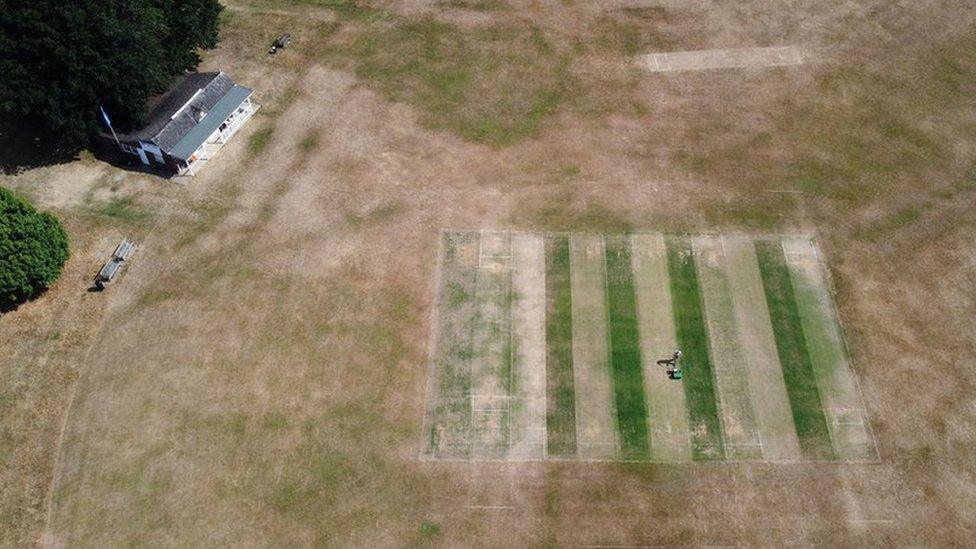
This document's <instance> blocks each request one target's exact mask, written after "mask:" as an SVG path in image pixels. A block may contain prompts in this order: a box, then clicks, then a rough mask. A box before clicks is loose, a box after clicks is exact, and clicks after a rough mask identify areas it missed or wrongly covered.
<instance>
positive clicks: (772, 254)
mask: <svg viewBox="0 0 976 549" xmlns="http://www.w3.org/2000/svg"><path fill="white" fill-rule="evenodd" d="M756 257H757V258H758V259H759V272H760V274H761V275H762V281H763V288H764V290H765V292H766V302H767V303H768V305H769V316H770V319H771V320H772V323H773V334H774V336H775V338H776V351H777V353H778V354H779V361H780V364H782V366H783V378H784V379H785V381H786V392H787V394H788V395H789V397H790V408H792V411H793V423H794V424H795V425H796V434H797V437H798V438H799V439H800V449H801V450H802V451H803V454H804V455H806V456H807V457H808V458H810V459H832V458H833V457H834V452H833V447H832V445H831V442H830V431H829V430H828V428H827V419H826V417H825V416H824V411H823V404H822V403H821V401H820V391H819V389H818V388H817V380H816V377H815V376H814V372H813V364H812V363H811V361H810V353H809V351H808V350H807V345H806V338H805V337H804V335H803V326H802V324H801V323H800V313H799V311H798V310H797V305H796V297H795V295H794V293H793V284H792V282H791V281H790V271H789V267H788V266H787V265H786V256H785V255H784V253H783V248H782V246H781V245H780V242H779V240H757V241H756Z"/></svg>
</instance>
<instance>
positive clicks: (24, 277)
mask: <svg viewBox="0 0 976 549" xmlns="http://www.w3.org/2000/svg"><path fill="white" fill-rule="evenodd" d="M68 255H69V253H68V235H67V233H65V231H64V227H62V226H61V223H60V222H59V221H58V220H57V218H56V217H54V216H53V215H51V214H49V213H47V212H38V211H37V210H36V209H34V207H33V206H32V205H31V204H30V203H28V202H27V201H26V200H24V199H22V198H20V197H18V196H16V195H14V194H13V193H12V192H10V191H9V190H7V189H4V188H3V187H0V307H3V306H9V305H13V304H16V303H19V302H21V301H24V300H26V299H30V298H32V297H34V296H36V295H37V294H39V293H40V292H42V291H44V289H45V288H47V287H48V286H49V285H50V284H51V283H53V282H54V281H55V280H57V279H58V276H59V275H60V274H61V268H62V267H63V266H64V262H65V261H67V260H68Z"/></svg>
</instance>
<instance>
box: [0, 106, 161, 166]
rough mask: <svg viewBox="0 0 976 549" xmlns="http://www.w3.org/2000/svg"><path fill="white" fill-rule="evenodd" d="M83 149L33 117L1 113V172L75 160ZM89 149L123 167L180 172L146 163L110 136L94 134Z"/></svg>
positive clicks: (103, 159) (93, 154)
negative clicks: (64, 140)
mask: <svg viewBox="0 0 976 549" xmlns="http://www.w3.org/2000/svg"><path fill="white" fill-rule="evenodd" d="M82 149H83V147H80V146H73V147H69V146H66V145H65V144H64V143H62V142H61V141H60V140H59V139H58V135H57V134H54V133H52V132H50V131H48V130H46V129H43V128H41V127H39V126H37V125H35V124H31V123H30V120H27V119H25V118H23V117H15V116H12V115H9V114H5V113H0V173H2V174H3V175H17V174H19V173H22V172H25V171H28V170H32V169H34V168H43V167H47V166H55V165H58V164H67V163H68V162H74V161H76V160H78V159H79V158H80V153H81V151H82ZM87 149H88V151H89V152H91V154H92V156H94V157H95V158H96V159H98V160H100V161H102V162H105V163H107V164H110V165H112V166H114V167H116V168H119V169H121V170H126V171H130V172H139V173H145V174H149V175H154V176H156V177H161V178H163V179H170V178H172V177H174V176H175V175H176V174H174V173H172V172H169V171H161V170H160V169H158V168H157V169H154V168H150V167H148V166H145V165H143V164H142V163H141V162H139V160H138V159H137V158H136V157H135V156H133V155H130V154H125V153H123V152H122V151H120V150H119V149H118V147H116V145H115V141H113V140H112V137H111V136H110V135H99V136H97V137H94V138H93V139H92V140H91V143H89V144H88V145H87Z"/></svg>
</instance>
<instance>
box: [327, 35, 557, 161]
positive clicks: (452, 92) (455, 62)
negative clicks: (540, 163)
mask: <svg viewBox="0 0 976 549" xmlns="http://www.w3.org/2000/svg"><path fill="white" fill-rule="evenodd" d="M336 48H337V49H336V53H338V54H339V56H341V57H345V58H346V59H350V60H352V61H353V62H354V64H355V71H356V75H357V76H358V77H359V78H361V79H362V80H363V81H365V82H366V83H367V84H368V85H369V86H371V87H373V88H374V89H376V90H377V91H378V92H380V93H381V94H383V95H384V96H385V97H386V98H387V99H388V100H391V101H402V102H405V103H408V104H410V105H412V106H414V107H416V108H418V109H419V111H420V112H421V121H422V122H423V123H424V124H425V125H426V126H428V127H431V128H437V129H446V130H450V131H453V132H455V133H457V134H459V135H461V136H462V137H465V138H467V139H470V140H473V141H476V142H480V143H486V144H490V145H496V146H504V145H509V144H512V143H515V142H518V141H519V140H521V139H524V138H527V137H531V136H533V135H535V134H536V133H537V132H538V130H539V128H540V126H541V124H542V122H543V120H544V119H545V118H547V117H548V116H549V115H551V114H552V113H553V112H554V111H555V109H556V107H557V106H558V105H559V104H560V103H561V102H562V100H563V98H564V96H565V94H566V89H567V87H568V86H569V75H568V70H567V67H568V64H567V61H566V60H565V59H558V58H556V57H555V56H554V54H553V52H552V49H551V48H550V47H549V45H548V44H546V43H545V42H544V39H542V38H541V35H540V34H539V33H538V31H535V32H533V27H531V26H527V25H517V26H500V25H495V26H486V27H478V28H476V29H473V30H463V29H461V28H459V27H457V26H456V25H452V24H449V23H444V22H440V21H435V20H433V19H423V20H408V19H400V18H392V19H390V20H388V21H381V22H377V23H372V24H367V25H363V26H361V27H360V28H359V29H358V31H357V33H356V36H355V38H354V39H353V40H352V42H351V43H350V44H348V45H339V46H336Z"/></svg>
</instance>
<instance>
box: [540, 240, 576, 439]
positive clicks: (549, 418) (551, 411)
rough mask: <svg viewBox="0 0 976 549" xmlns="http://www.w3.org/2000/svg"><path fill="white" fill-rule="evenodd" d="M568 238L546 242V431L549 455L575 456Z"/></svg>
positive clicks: (571, 296)
mask: <svg viewBox="0 0 976 549" xmlns="http://www.w3.org/2000/svg"><path fill="white" fill-rule="evenodd" d="M569 269H570V264H569V237H566V236H553V237H550V238H547V239H546V400H547V410H546V430H547V432H548V434H547V436H548V441H547V445H548V454H549V455H550V456H556V457H572V456H575V455H576V389H575V386H574V383H573V293H572V286H571V285H570V278H569V277H570V273H569Z"/></svg>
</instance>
